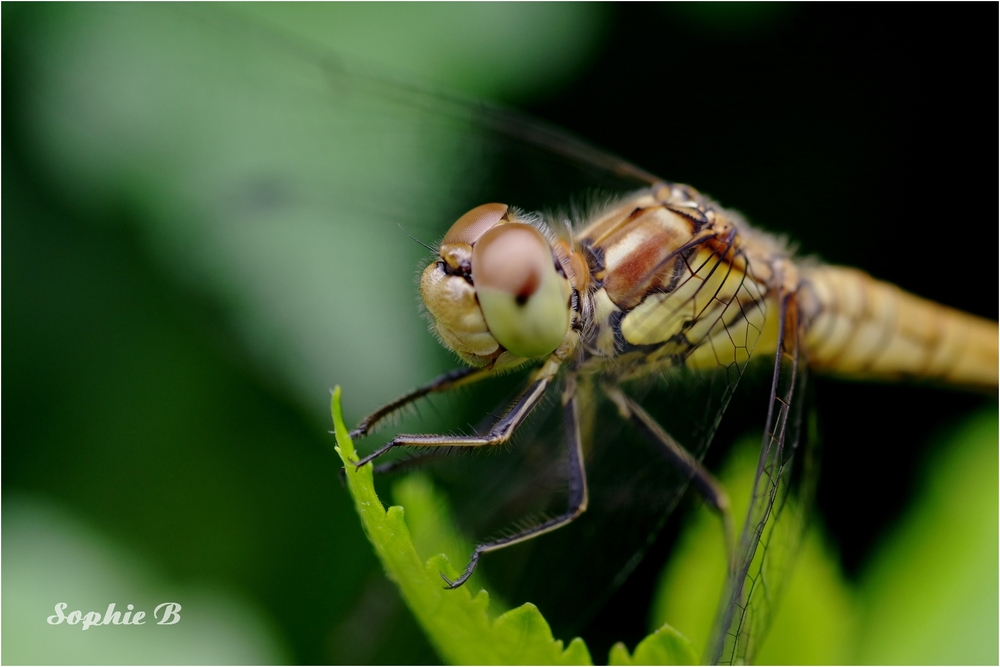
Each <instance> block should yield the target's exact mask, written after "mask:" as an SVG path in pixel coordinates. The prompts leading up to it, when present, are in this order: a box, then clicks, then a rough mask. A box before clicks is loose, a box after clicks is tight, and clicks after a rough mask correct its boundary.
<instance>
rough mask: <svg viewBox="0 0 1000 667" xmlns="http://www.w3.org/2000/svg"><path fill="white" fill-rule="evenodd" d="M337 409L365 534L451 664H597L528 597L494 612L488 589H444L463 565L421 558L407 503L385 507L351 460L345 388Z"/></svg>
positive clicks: (341, 449) (341, 448) (343, 454)
mask: <svg viewBox="0 0 1000 667" xmlns="http://www.w3.org/2000/svg"><path fill="white" fill-rule="evenodd" d="M331 410H332V413H333V422H334V428H335V430H336V434H337V443H338V446H337V452H338V453H339V454H340V458H341V460H342V461H343V462H344V467H345V470H346V477H347V486H348V489H349V490H350V492H351V495H352V496H353V497H354V502H355V506H356V507H357V510H358V514H359V515H360V517H361V521H362V524H363V526H364V528H365V533H366V534H367V535H368V539H369V540H371V542H372V545H373V546H374V547H375V551H376V553H377V554H378V557H379V559H380V560H381V561H382V564H383V566H384V567H385V568H386V572H387V574H388V576H389V577H390V578H391V579H393V580H394V581H395V582H396V583H397V585H398V586H399V589H400V592H401V593H402V595H403V598H404V599H405V600H406V603H407V605H409V607H410V609H411V610H412V611H413V613H414V615H415V616H416V617H417V620H418V622H419V623H420V624H421V625H422V626H423V628H424V630H425V631H426V632H427V634H428V636H429V637H430V639H431V642H432V643H433V644H434V646H435V647H437V650H438V652H439V653H440V654H441V656H442V657H443V658H445V659H446V660H447V661H448V662H450V663H452V664H490V665H492V664H501V665H504V664H508V665H510V664H539V665H555V664H559V665H563V664H574V665H589V664H592V663H591V660H590V653H589V652H588V651H587V647H586V645H585V644H584V643H583V640H582V639H579V638H576V639H574V640H573V641H571V642H570V644H569V646H568V647H567V648H566V649H565V650H564V649H563V642H562V641H560V640H555V639H553V637H552V632H551V630H550V629H549V626H548V623H546V622H545V619H544V618H542V615H541V614H540V613H539V611H538V609H537V608H536V607H535V606H534V605H532V604H524V605H521V606H520V607H518V608H516V609H512V610H510V611H508V612H506V613H504V614H502V615H501V616H499V617H497V618H494V617H492V615H491V614H489V612H488V611H487V606H488V605H489V594H488V593H487V592H486V591H485V590H480V591H479V593H478V594H477V595H476V596H475V597H473V596H472V593H471V591H470V590H469V587H468V586H467V585H466V586H462V587H460V588H457V589H455V590H446V589H445V587H444V585H443V583H442V580H441V576H440V574H441V572H442V571H444V572H447V574H448V576H449V577H450V578H455V577H457V576H458V575H459V571H458V570H456V569H455V568H454V566H453V565H452V564H451V563H450V562H449V560H448V558H447V556H444V555H439V556H435V557H433V558H431V559H430V560H429V561H426V562H424V561H423V560H421V558H420V556H419V555H418V554H417V550H416V548H415V547H414V545H413V541H412V540H411V538H410V532H409V530H408V529H407V526H406V524H405V523H404V521H403V508H402V507H399V506H393V507H390V508H389V509H388V511H387V510H385V509H384V508H383V507H382V502H381V501H380V500H379V498H378V495H377V494H376V493H375V487H374V484H373V478H372V466H371V465H365V466H362V467H361V468H355V466H354V465H353V463H351V462H352V461H356V460H357V455H356V454H355V451H354V444H353V443H352V442H351V439H350V437H349V436H348V434H347V428H346V427H345V426H344V422H343V417H342V416H341V409H340V388H339V387H338V388H337V389H335V390H334V392H333V399H332V404H331Z"/></svg>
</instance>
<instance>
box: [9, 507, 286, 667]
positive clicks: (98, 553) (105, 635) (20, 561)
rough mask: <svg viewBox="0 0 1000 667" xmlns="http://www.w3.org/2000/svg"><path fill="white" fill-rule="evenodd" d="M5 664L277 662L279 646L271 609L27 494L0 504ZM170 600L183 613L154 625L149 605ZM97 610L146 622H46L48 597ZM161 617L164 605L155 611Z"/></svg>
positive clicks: (70, 607)
mask: <svg viewBox="0 0 1000 667" xmlns="http://www.w3.org/2000/svg"><path fill="white" fill-rule="evenodd" d="M3 537H4V543H3V574H4V586H3V661H4V664H43V665H44V664H70V665H73V664H76V665H87V664H93V665H101V664H104V665H119V664H126V665H128V664H133V665H150V664H151V665H168V664H206V665H207V664H276V663H280V662H284V661H286V660H287V659H288V658H287V655H286V652H285V648H284V647H283V646H282V642H281V639H280V636H279V634H278V633H277V631H276V629H275V628H274V627H273V624H272V623H271V622H270V619H268V618H267V616H266V615H265V614H264V613H263V612H262V611H261V610H260V609H259V608H258V607H257V606H256V605H254V604H253V603H252V602H250V601H249V600H247V599H241V598H240V597H237V596H235V595H233V594H232V593H230V592H228V591H226V590H223V589H222V588H220V586H219V585H218V584H214V585H204V584H178V583H176V582H174V581H170V580H168V579H165V578H164V577H162V576H161V575H158V574H156V573H155V571H154V570H153V569H152V568H151V566H150V565H149V564H148V563H146V562H144V560H143V559H142V558H141V557H139V556H137V555H136V554H133V553H130V552H129V551H128V550H126V549H123V548H121V547H119V546H118V545H115V544H112V543H109V542H108V541H107V540H106V539H105V538H103V537H102V536H100V535H99V534H97V533H95V532H94V531H92V530H91V529H90V528H88V527H86V526H84V525H82V524H80V523H79V522H78V521H77V520H76V519H74V518H73V517H72V516H69V515H67V514H66V512H65V511H63V510H61V509H59V508H56V507H54V506H52V505H51V504H49V503H46V502H40V501H38V500H36V499H33V498H29V497H16V498H7V499H5V501H4V512H3ZM164 602H177V603H178V604H180V605H181V608H180V609H179V610H178V613H179V615H180V619H179V620H178V621H177V623H176V624H174V625H164V626H160V625H158V624H157V619H155V618H154V610H155V609H156V607H157V606H158V605H160V604H161V603H164ZM58 603H66V605H67V606H66V607H65V608H64V611H63V615H69V614H70V613H71V612H72V611H74V610H80V611H81V612H83V613H84V614H87V613H88V612H96V613H97V614H99V615H100V616H101V618H102V620H103V618H104V616H105V614H106V613H108V609H109V605H111V604H114V610H113V611H115V612H119V617H118V620H124V614H125V613H126V612H128V611H129V610H131V611H132V615H131V616H130V618H129V620H133V619H134V614H135V613H137V612H140V611H142V612H144V613H145V618H144V619H142V622H143V625H124V624H122V625H113V624H112V625H91V626H90V627H87V628H84V627H83V625H82V624H73V625H70V624H69V622H68V621H64V622H62V623H59V624H58V625H53V624H50V623H47V622H46V619H48V618H49V617H50V616H55V605H56V604H58ZM162 619H163V616H162V612H161V615H160V620H162Z"/></svg>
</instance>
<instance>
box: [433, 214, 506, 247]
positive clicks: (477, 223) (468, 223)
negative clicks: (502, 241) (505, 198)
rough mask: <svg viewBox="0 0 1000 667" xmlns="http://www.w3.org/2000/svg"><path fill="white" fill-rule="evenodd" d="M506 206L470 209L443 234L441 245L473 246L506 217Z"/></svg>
mask: <svg viewBox="0 0 1000 667" xmlns="http://www.w3.org/2000/svg"><path fill="white" fill-rule="evenodd" d="M507 208H508V207H507V205H506V204H483V205H482V206H477V207H476V208H474V209H472V210H471V211H469V212H468V213H466V214H465V215H463V216H462V217H461V218H459V219H458V220H456V221H455V224H454V225H452V226H451V229H449V230H448V233H447V234H445V236H444V240H443V241H441V245H442V246H444V245H448V244H451V243H467V244H468V245H470V246H471V245H473V244H475V243H476V241H478V240H479V237H480V236H482V235H483V234H485V233H486V231H487V230H489V229H491V228H492V227H494V226H495V225H496V224H497V223H498V222H500V221H501V220H503V218H504V217H505V216H506V215H507Z"/></svg>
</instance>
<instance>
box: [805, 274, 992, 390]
mask: <svg viewBox="0 0 1000 667" xmlns="http://www.w3.org/2000/svg"><path fill="white" fill-rule="evenodd" d="M803 278H804V280H803V287H802V292H801V301H800V303H801V306H802V308H803V315H805V317H806V323H807V330H806V347H807V350H808V360H809V366H810V367H811V368H813V369H815V370H816V371H819V372H826V373H831V374H835V375H842V376H846V377H852V378H862V379H884V380H898V379H901V378H907V377H912V378H921V379H928V380H932V381H939V382H945V383H948V384H956V385H965V386H970V387H982V388H990V387H996V386H997V363H998V360H997V345H998V328H997V323H996V322H992V321H990V320H986V319H983V318H981V317H976V316H974V315H969V314H968V313H963V312H961V311H958V310H955V309H953V308H948V307H947V306H942V305H940V304H938V303H934V302H933V301H928V300H927V299H922V298H920V297H918V296H914V295H913V294H909V293H908V292H905V291H903V290H902V289H900V288H899V287H896V286H895V285H892V284H890V283H886V282H882V281H880V280H876V279H874V278H872V277H871V276H869V275H868V274H867V273H865V272H863V271H859V270H857V269H850V268H845V267H838V266H821V267H816V268H810V269H807V270H804V271H803Z"/></svg>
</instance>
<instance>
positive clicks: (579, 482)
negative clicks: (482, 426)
mask: <svg viewBox="0 0 1000 667" xmlns="http://www.w3.org/2000/svg"><path fill="white" fill-rule="evenodd" d="M563 420H564V422H565V428H566V449H567V453H568V455H569V507H568V508H567V510H566V511H565V512H564V513H563V514H560V515H559V516H557V517H553V518H551V519H549V520H547V521H543V522H542V523H540V524H538V525H537V526H532V527H530V528H525V529H524V530H522V531H520V532H518V533H515V534H514V535H510V536H508V537H502V538H500V539H498V540H494V541H492V542H486V543H483V544H480V545H477V546H476V549H475V550H474V551H473V552H472V557H471V558H470V559H469V564H468V565H467V566H466V568H465V572H463V573H462V576H460V577H459V578H458V579H455V580H454V581H452V580H451V579H449V578H448V577H446V576H445V575H444V574H442V575H441V578H442V579H444V580H445V583H447V586H445V588H448V589H452V588H458V587H459V586H461V585H462V584H464V583H465V582H466V581H467V580H468V579H469V577H471V576H472V572H473V571H474V570H475V569H476V565H477V564H478V563H479V559H480V558H481V557H482V555H483V554H486V553H489V552H491V551H497V550H498V549H503V548H504V547H509V546H511V545H514V544H519V543H520V542H525V541H527V540H530V539H532V538H534V537H538V536H539V535H544V534H545V533H549V532H552V531H553V530H556V529H558V528H561V527H563V526H565V525H566V524H568V523H570V522H571V521H573V520H574V519H576V518H577V517H578V516H580V515H581V514H583V513H584V512H585V511H586V509H587V471H586V468H585V467H584V462H583V444H582V442H581V440H580V414H579V406H578V405H577V399H576V382H575V378H573V377H568V378H567V379H566V391H565V392H564V393H563Z"/></svg>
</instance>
